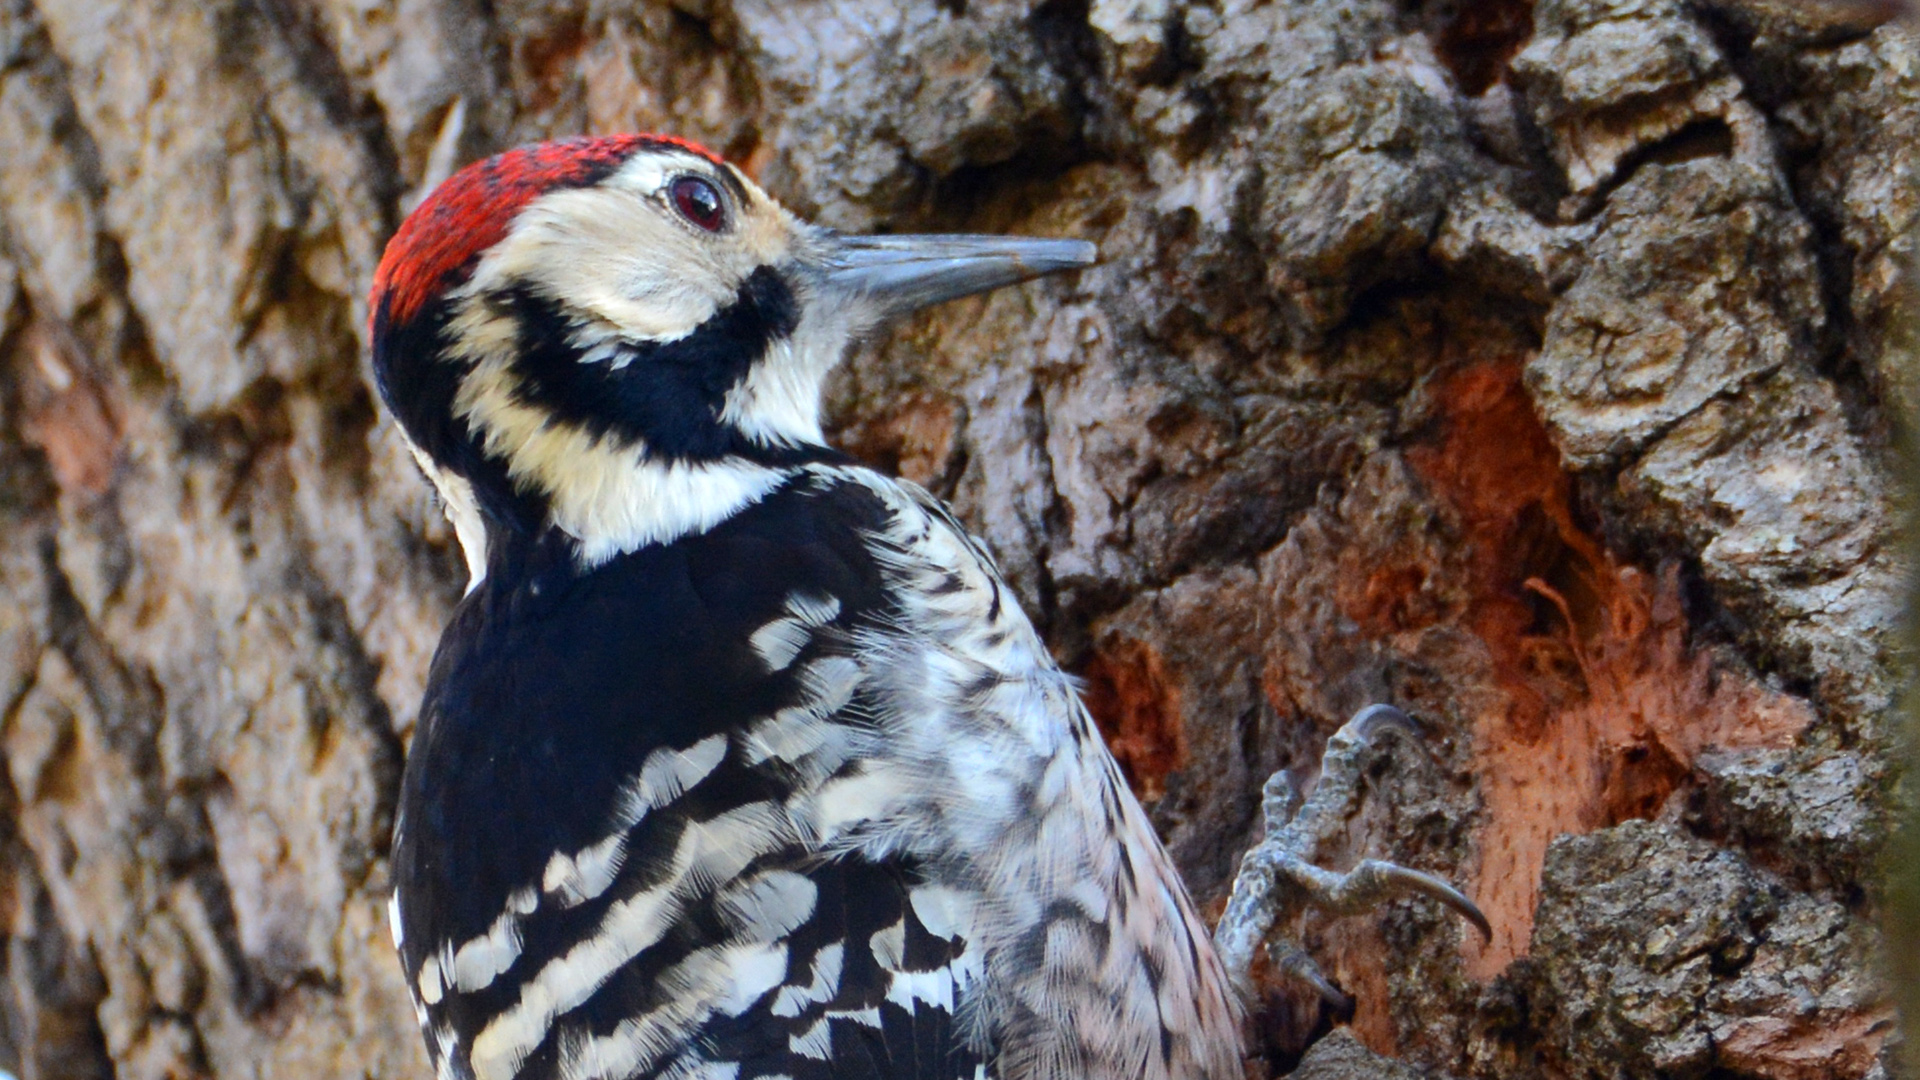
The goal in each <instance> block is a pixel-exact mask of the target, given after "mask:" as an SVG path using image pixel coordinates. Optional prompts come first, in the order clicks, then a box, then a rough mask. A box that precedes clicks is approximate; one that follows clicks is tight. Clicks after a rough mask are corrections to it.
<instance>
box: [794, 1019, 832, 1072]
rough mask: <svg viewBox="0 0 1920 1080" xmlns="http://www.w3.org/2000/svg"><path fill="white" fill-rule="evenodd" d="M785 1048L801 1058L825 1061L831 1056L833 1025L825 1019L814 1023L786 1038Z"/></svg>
mask: <svg viewBox="0 0 1920 1080" xmlns="http://www.w3.org/2000/svg"><path fill="white" fill-rule="evenodd" d="M787 1048H788V1049H790V1050H792V1051H793V1052H794V1053H796V1054H799V1055H801V1056H802V1057H810V1058H813V1059H815V1060H817V1061H826V1060H827V1059H829V1058H830V1057H832V1056H833V1024H832V1021H830V1020H828V1019H827V1018H826V1017H824V1016H823V1017H821V1018H820V1019H818V1020H816V1021H814V1023H813V1026H812V1027H810V1028H808V1029H807V1030H805V1031H803V1032H801V1033H800V1034H798V1035H791V1036H788V1038H787Z"/></svg>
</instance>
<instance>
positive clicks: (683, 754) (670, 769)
mask: <svg viewBox="0 0 1920 1080" xmlns="http://www.w3.org/2000/svg"><path fill="white" fill-rule="evenodd" d="M726 756H727V737H726V736H725V735H709V736H707V737H706V738H704V739H701V740H700V741H699V742H697V743H694V744H693V745H692V746H689V747H687V748H686V749H685V750H655V751H654V752H653V753H652V754H650V755H648V756H647V761H646V764H644V765H642V766H641V767H640V775H638V776H636V777H634V778H633V779H632V780H629V781H628V782H627V785H626V787H624V788H622V789H621V792H620V799H619V804H618V806H619V809H618V811H617V818H616V819H617V824H618V827H619V828H621V829H631V828H633V827H634V826H635V825H638V824H640V822H641V820H642V819H644V818H645V817H646V816H647V814H648V813H649V812H650V811H653V810H657V809H659V808H660V807H662V806H665V805H667V804H668V803H670V802H672V801H673V800H675V799H677V798H679V797H680V796H681V794H682V793H683V792H685V791H686V790H687V789H688V788H690V787H693V786H694V785H695V784H698V783H699V782H700V781H702V780H705V779H706V778H707V777H708V776H709V775H711V774H712V773H713V770H715V769H717V768H719V767H720V761H721V759H723V758H725V757H726Z"/></svg>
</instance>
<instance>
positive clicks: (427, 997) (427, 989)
mask: <svg viewBox="0 0 1920 1080" xmlns="http://www.w3.org/2000/svg"><path fill="white" fill-rule="evenodd" d="M415 985H416V986H418V987H419V988H420V1000H421V1001H424V1002H426V1003H427V1004H429V1005H438V1004H440V998H441V995H443V994H445V993H446V991H447V987H446V984H445V983H443V982H441V981H440V958H439V957H438V956H428V957H427V959H426V962H425V963H423V964H421V965H420V977H419V978H418V979H416V980H415Z"/></svg>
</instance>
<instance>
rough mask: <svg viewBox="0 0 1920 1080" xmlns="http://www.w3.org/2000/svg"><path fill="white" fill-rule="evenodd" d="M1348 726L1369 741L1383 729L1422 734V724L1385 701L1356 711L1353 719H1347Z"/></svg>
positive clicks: (1410, 734)
mask: <svg viewBox="0 0 1920 1080" xmlns="http://www.w3.org/2000/svg"><path fill="white" fill-rule="evenodd" d="M1347 727H1348V728H1349V729H1350V730H1351V731H1352V732H1353V733H1354V734H1355V735H1358V736H1360V738H1361V739H1362V740H1364V741H1366V742H1369V743H1370V742H1372V741H1373V737H1374V736H1375V735H1377V734H1379V733H1381V732H1383V731H1392V732H1394V733H1395V734H1399V735H1408V736H1412V737H1414V738H1418V737H1419V736H1420V734H1421V732H1420V726H1419V725H1418V724H1415V723H1414V722H1413V717H1411V716H1408V715H1407V714H1406V713H1404V712H1401V711H1400V710H1399V709H1397V708H1395V707H1394V706H1392V705H1387V704H1385V703H1381V704H1378V705H1369V706H1367V707H1366V708H1364V709H1361V710H1360V711H1359V712H1357V713H1354V714H1353V719H1351V720H1349V721H1347Z"/></svg>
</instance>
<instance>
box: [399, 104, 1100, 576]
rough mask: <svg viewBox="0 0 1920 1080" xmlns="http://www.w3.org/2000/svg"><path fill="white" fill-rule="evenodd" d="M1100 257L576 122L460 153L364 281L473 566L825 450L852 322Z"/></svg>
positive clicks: (427, 468) (409, 415)
mask: <svg viewBox="0 0 1920 1080" xmlns="http://www.w3.org/2000/svg"><path fill="white" fill-rule="evenodd" d="M1093 258H1094V249H1093V246H1092V245H1091V244H1088V243H1085V242H1083V241H1075V240H1048V239H1027V238H1017V237H990V236H848V235H843V234H840V233H838V232H835V231H833V230H830V229H825V228H821V227H818V226H815V225H811V224H808V223H807V222H804V221H801V220H800V219H798V218H796V217H795V216H794V215H792V214H791V213H788V212H787V211H786V210H785V209H783V208H782V207H781V206H780V205H779V204H778V203H776V202H775V201H774V200H773V199H772V198H770V197H769V196H768V195H767V194H766V193H765V192H763V191H761V190H760V188H759V187H758V186H756V185H755V184H754V183H753V182H752V181H751V180H749V179H748V178H747V177H746V176H745V175H744V174H742V173H741V172H740V171H739V170H737V169H735V168H734V167H733V166H731V165H729V164H727V163H726V162H724V161H722V160H721V159H719V158H718V157H716V156H714V155H713V154H711V153H709V152H707V151H706V150H703V149H701V148H700V147H698V146H695V145H693V144H691V143H687V142H684V141H681V140H678V139H672V138H665V137H660V136H651V135H620V136H609V137H599V138H578V139H569V140H564V141H560V142H553V143H545V144H540V145H536V146H528V147H522V148H520V149H516V150H510V151H507V152H506V153H503V154H499V155H497V156H495V157H492V158H488V159H487V160H485V161H481V162H477V163H475V164H473V165H470V166H468V167H467V168H465V169H463V170H461V171H460V172H458V173H456V174H454V175H453V176H452V177H450V178H448V179H447V180H446V181H445V182H444V183H442V184H441V185H440V186H439V187H438V188H437V189H436V190H435V191H434V192H433V193H432V194H431V195H429V196H428V198H427V199H426V200H425V201H424V202H422V203H421V204H420V205H419V207H418V208H416V209H415V210H414V211H413V213H412V214H411V215H409V216H408V218H407V219H406V221H405V222H404V223H403V224H402V225H401V227H400V230H399V231H398V232H397V233H396V234H395V235H394V237H393V239H392V241H391V242H390V243H389V244H388V245H387V250H386V253H385V255H384V256H383V258H382V259H381V262H380V267H379V270H378V271H377V272H376V274H375V276H374V283H373V291H372V295H371V297H370V298H369V308H370V311H371V320H372V328H371V329H372V334H371V336H372V341H373V364H374V371H375V374H376V377H377V380H378V384H379V388H380V393H381V396H382V397H383V398H384V399H385V401H386V403H387V405H388V407H389V408H390V409H391V410H392V411H393V413H394V415H395V416H396V417H397V418H398V419H399V422H400V426H401V428H402V430H403V431H404V432H405V434H406V437H407V440H408V442H409V444H410V446H411V448H412V450H413V453H414V456H415V459H416V460H417V461H419V463H420V466H421V469H422V470H423V471H424V472H425V473H426V474H427V476H428V478H429V479H430V480H432V481H433V483H434V485H435V486H436V487H437V488H438V489H439V491H440V494H441V496H442V499H443V500H444V502H445V505H446V508H447V511H448V516H449V517H450V518H451V519H452V520H453V522H454V526H455V529H456V531H457V532H458V534H459V537H460V542H461V546H462V547H463V548H464V549H465V552H466V555H467V561H468V566H469V569H470V571H471V572H472V577H473V580H474V581H475V582H478V580H479V579H480V578H481V577H482V576H483V575H484V574H485V571H486V566H487V562H488V557H489V556H488V553H489V551H490V550H497V549H498V548H499V547H500V546H501V545H503V544H509V543H513V542H516V541H517V540H518V539H521V538H539V537H541V536H544V535H549V534H550V533H551V532H552V531H553V530H558V531H559V532H560V533H561V534H564V535H565V536H566V537H568V538H570V539H571V541H572V542H573V544H574V545H575V551H576V555H577V557H578V559H579V561H580V562H581V564H582V565H584V566H589V567H591V566H594V565H598V564H600V563H602V562H605V561H606V560H607V559H610V558H613V557H614V556H616V555H618V554H620V553H622V552H624V551H631V550H634V549H636V548H638V547H641V546H644V545H646V544H650V543H662V542H667V541H671V540H673V539H675V538H677V537H678V536H681V535H685V534H687V533H689V532H696V531H700V530H702V529H705V528H710V527H711V526H713V525H714V524H717V523H718V522H719V521H720V520H722V519H724V518H725V517H727V516H729V515H731V514H732V513H734V512H736V511H738V510H739V509H741V508H742V507H744V506H746V505H748V504H750V503H752V502H753V501H755V500H757V499H758V498H760V497H761V496H763V495H765V494H766V493H768V492H769V491H771V490H773V488H775V487H777V486H778V485H779V484H780V483H782V482H783V481H784V480H785V478H786V476H787V475H788V472H789V470H791V469H792V468H794V467H795V466H796V465H798V464H801V463H804V462H806V461H809V460H817V459H818V458H819V457H820V456H822V455H823V454H824V453H826V450H825V438H824V436H823V434H822V431H821V424H820V407H821V406H820V397H821V388H822V384H823V382H824V380H825V378H826V376H827V373H828V372H829V371H830V370H831V369H832V367H833V366H834V365H835V364H836V363H837V362H838V361H839V360H840V359H841V357H842V356H843V355H845V353H846V352H847V350H848V348H849V347H850V346H851V345H852V344H853V343H855V342H856V341H858V340H860V339H861V338H862V336H863V335H867V334H870V333H871V332H873V331H874V330H875V329H876V328H878V327H880V326H882V325H884V324H885V323H887V322H888V321H889V320H891V319H894V318H897V317H899V316H901V315H904V314H906V313H908V312H911V311H914V310H917V309H919V308H922V307H926V306H928V305H930V304H936V303H939V302H941V301H943V300H949V299H953V298H955V297H960V296H965V295H968V294H970V293H976V292H981V291H983V290H987V289H992V288H996V287H998V286H1001V285H1007V284H1011V283H1014V282H1018V281H1023V280H1026V279H1028V278H1031V277H1035V276H1038V275H1040V274H1044V273H1049V272H1051V271H1054V270H1061V269H1067V268H1071V267H1078V266H1085V265H1087V264H1089V263H1091V262H1092V261H1093ZM470 587H471V586H470Z"/></svg>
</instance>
